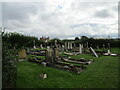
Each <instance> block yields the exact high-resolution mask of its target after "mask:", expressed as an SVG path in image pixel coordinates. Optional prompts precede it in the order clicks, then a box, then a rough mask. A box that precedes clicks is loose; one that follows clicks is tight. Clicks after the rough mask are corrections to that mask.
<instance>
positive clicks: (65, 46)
mask: <svg viewBox="0 0 120 90" xmlns="http://www.w3.org/2000/svg"><path fill="white" fill-rule="evenodd" d="M65 51H67V43H65Z"/></svg>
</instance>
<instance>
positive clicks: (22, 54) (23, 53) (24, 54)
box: [18, 49, 27, 59]
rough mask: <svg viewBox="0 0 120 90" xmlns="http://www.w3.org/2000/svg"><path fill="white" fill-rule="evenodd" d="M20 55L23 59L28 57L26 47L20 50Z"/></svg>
mask: <svg viewBox="0 0 120 90" xmlns="http://www.w3.org/2000/svg"><path fill="white" fill-rule="evenodd" d="M18 57H19V58H21V59H23V58H26V57H27V54H26V50H25V49H21V50H20V51H19V52H18Z"/></svg>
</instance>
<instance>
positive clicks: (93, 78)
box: [16, 48, 120, 88]
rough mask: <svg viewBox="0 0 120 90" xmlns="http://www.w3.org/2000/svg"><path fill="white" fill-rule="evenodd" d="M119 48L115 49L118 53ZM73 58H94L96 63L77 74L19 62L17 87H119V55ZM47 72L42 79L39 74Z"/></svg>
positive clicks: (85, 55)
mask: <svg viewBox="0 0 120 90" xmlns="http://www.w3.org/2000/svg"><path fill="white" fill-rule="evenodd" d="M117 50H118V49H115V48H114V49H113V51H112V52H114V53H116V52H117ZM71 57H72V58H85V59H90V58H91V59H93V60H95V62H94V63H92V64H90V65H88V66H87V69H86V70H84V71H83V72H81V73H80V75H77V74H75V73H73V72H68V71H64V70H58V69H54V68H51V67H43V66H41V65H40V64H36V63H31V62H27V61H23V62H18V63H17V67H18V72H17V83H16V88H117V87H118V71H119V70H120V68H119V67H118V57H114V56H101V57H99V58H95V57H94V56H92V55H88V54H83V55H76V56H71ZM41 73H46V74H47V75H48V78H46V79H40V78H39V75H40V74H41Z"/></svg>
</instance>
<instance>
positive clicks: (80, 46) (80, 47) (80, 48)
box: [79, 44, 82, 54]
mask: <svg viewBox="0 0 120 90" xmlns="http://www.w3.org/2000/svg"><path fill="white" fill-rule="evenodd" d="M79 52H80V54H82V45H81V44H79Z"/></svg>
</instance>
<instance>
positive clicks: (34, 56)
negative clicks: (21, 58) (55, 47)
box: [27, 48, 46, 63]
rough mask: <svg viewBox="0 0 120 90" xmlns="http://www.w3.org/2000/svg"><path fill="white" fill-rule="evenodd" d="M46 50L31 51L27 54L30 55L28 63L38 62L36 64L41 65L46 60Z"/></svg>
mask: <svg viewBox="0 0 120 90" xmlns="http://www.w3.org/2000/svg"><path fill="white" fill-rule="evenodd" d="M45 51H46V50H45V49H42V50H41V49H39V48H36V49H31V50H29V51H28V52H27V54H28V61H30V62H36V63H41V62H42V61H44V60H45V58H44V57H45Z"/></svg>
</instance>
